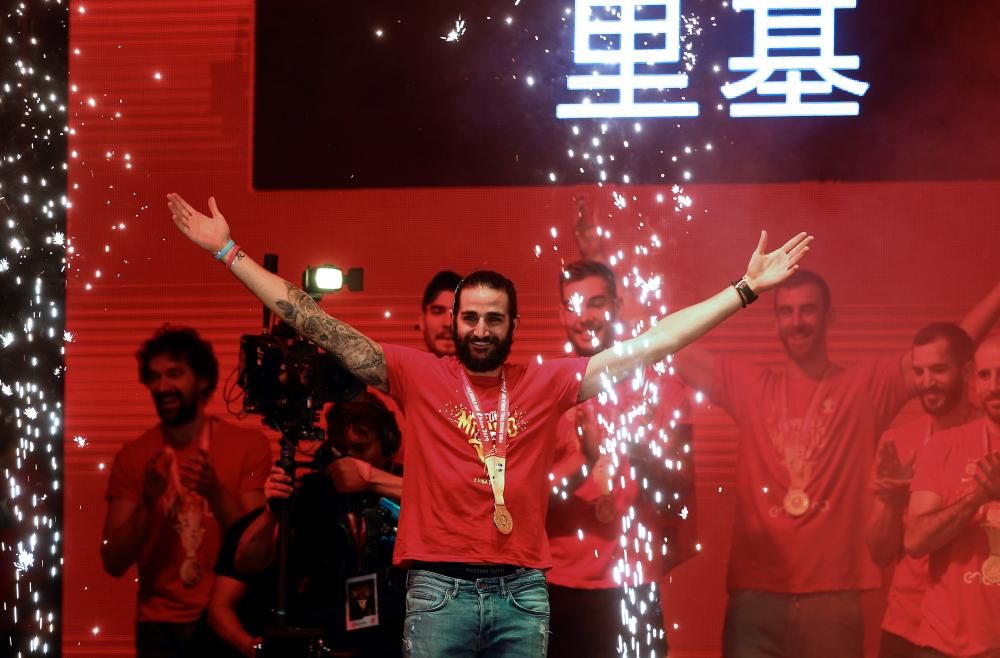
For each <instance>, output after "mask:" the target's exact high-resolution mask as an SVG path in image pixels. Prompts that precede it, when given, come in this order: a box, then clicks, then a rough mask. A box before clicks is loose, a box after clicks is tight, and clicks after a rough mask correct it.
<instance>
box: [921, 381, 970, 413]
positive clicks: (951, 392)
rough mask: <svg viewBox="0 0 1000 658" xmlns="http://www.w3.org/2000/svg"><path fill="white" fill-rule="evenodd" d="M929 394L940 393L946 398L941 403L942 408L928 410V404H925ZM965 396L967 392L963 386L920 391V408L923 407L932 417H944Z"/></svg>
mask: <svg viewBox="0 0 1000 658" xmlns="http://www.w3.org/2000/svg"><path fill="white" fill-rule="evenodd" d="M928 392H934V393H938V394H940V395H942V396H943V397H944V399H943V400H942V401H941V406H940V407H938V408H936V409H930V408H928V406H927V404H926V403H925V402H924V395H925V394H926V393H928ZM963 395H965V391H964V390H963V387H961V386H955V387H953V388H941V389H938V388H931V389H925V390H922V391H920V395H919V398H920V406H921V407H923V408H924V411H926V412H927V413H928V414H930V415H931V416H943V415H944V414H946V413H948V412H949V411H951V410H952V409H954V408H955V405H956V404H958V402H959V401H960V400H961V399H962V396H963Z"/></svg>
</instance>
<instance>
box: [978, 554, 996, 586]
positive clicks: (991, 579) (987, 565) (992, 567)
mask: <svg viewBox="0 0 1000 658" xmlns="http://www.w3.org/2000/svg"><path fill="white" fill-rule="evenodd" d="M982 571H983V582H984V583H986V584H987V585H1000V555H991V556H989V557H988V558H986V561H985V562H983V569H982Z"/></svg>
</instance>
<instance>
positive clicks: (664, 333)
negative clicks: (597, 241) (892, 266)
mask: <svg viewBox="0 0 1000 658" xmlns="http://www.w3.org/2000/svg"><path fill="white" fill-rule="evenodd" d="M812 239H813V238H812V236H810V235H807V234H806V233H799V234H798V235H796V236H795V237H793V238H792V239H791V240H789V241H788V242H786V243H785V244H784V245H783V246H782V247H781V248H780V249H776V250H775V251H772V252H771V253H767V251H766V249H767V231H761V234H760V242H758V244H757V249H756V250H754V253H753V256H751V258H750V265H749V266H748V267H747V273H746V274H745V275H744V277H743V279H744V280H745V281H746V283H747V284H748V285H749V286H750V289H751V290H752V291H753V292H754V293H762V292H764V291H766V290H770V289H771V288H774V287H776V286H778V285H780V284H781V283H782V282H783V281H784V280H785V279H787V278H788V277H789V276H791V275H792V272H794V271H795V270H796V269H798V263H799V261H801V260H802V258H803V257H804V256H805V255H806V252H808V251H809V243H810V242H812ZM744 305H745V304H744V302H743V300H742V296H741V294H740V293H739V292H738V291H737V290H736V288H735V287H733V286H729V287H727V288H725V289H724V290H722V291H720V292H718V293H716V294H715V295H713V296H712V297H709V298H708V299H706V300H704V301H701V302H699V303H697V304H694V305H692V306H688V307H687V308H682V309H681V310H679V311H677V312H675V313H671V314H670V315H668V316H667V317H665V318H663V319H662V320H660V321H659V322H658V323H657V324H656V326H654V327H652V328H650V329H648V330H647V331H645V332H643V333H642V334H640V335H639V336H636V337H635V338H633V339H631V340H628V341H625V342H624V343H621V344H618V345H615V346H614V347H611V348H608V349H606V350H604V351H603V352H601V353H600V354H598V355H597V356H595V357H593V358H592V359H591V360H590V363H589V364H588V365H587V372H586V374H585V375H584V378H583V383H582V384H581V386H580V394H579V396H578V398H577V400H578V401H581V402H582V401H583V400H586V399H588V398H591V397H593V396H595V395H597V394H598V393H599V392H600V391H601V389H602V388H603V387H604V384H603V382H604V380H605V378H609V379H611V380H614V381H616V380H618V379H620V378H622V377H624V376H626V375H627V374H628V373H630V372H631V371H633V370H634V369H635V368H637V367H639V366H642V365H649V364H652V363H656V362H657V361H660V360H661V359H663V358H664V357H666V356H667V355H668V354H673V353H674V352H677V351H678V350H680V349H681V348H682V347H684V346H685V345H688V344H690V343H693V342H694V341H695V340H697V339H698V338H700V337H701V336H703V335H704V334H705V333H707V332H708V330H709V329H712V328H713V327H715V326H716V325H718V324H720V323H721V322H722V321H723V320H725V319H726V318H728V317H729V316H730V315H732V314H733V313H735V312H736V311H738V310H739V309H740V308H741V307H742V306H744Z"/></svg>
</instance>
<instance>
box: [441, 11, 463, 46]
mask: <svg viewBox="0 0 1000 658" xmlns="http://www.w3.org/2000/svg"><path fill="white" fill-rule="evenodd" d="M464 36H465V21H464V20H462V16H461V15H459V17H458V19H456V20H455V25H454V27H452V28H451V30H450V31H449V32H448V34H446V35H444V36H443V37H441V39H442V40H443V41H448V42H455V41H458V40H459V39H461V38H462V37H464Z"/></svg>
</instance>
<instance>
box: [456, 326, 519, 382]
mask: <svg viewBox="0 0 1000 658" xmlns="http://www.w3.org/2000/svg"><path fill="white" fill-rule="evenodd" d="M454 339H455V356H457V357H458V360H459V361H460V362H461V363H462V365H463V366H465V367H466V368H467V369H468V370H469V371H470V372H489V371H490V370H496V369H497V368H499V367H500V366H502V365H503V363H504V361H506V360H507V357H508V356H509V355H510V348H511V346H512V345H513V344H514V329H513V327H511V329H510V331H509V332H508V333H507V337H506V338H504V339H503V340H502V341H501V340H500V339H499V338H497V337H496V336H492V335H491V336H488V337H487V338H485V339H480V341H479V342H481V343H488V344H490V345H492V346H493V349H492V350H490V351H489V352H488V353H487V354H486V355H485V356H477V355H476V354H474V353H473V351H472V344H473V342H475V341H474V339H473V336H472V332H471V331H470V332H469V333H468V334H466V336H465V338H464V339H462V338H459V337H458V335H457V332H455V336H454Z"/></svg>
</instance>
